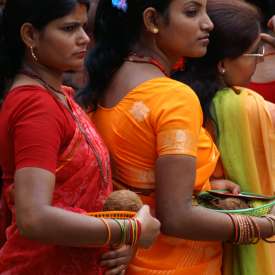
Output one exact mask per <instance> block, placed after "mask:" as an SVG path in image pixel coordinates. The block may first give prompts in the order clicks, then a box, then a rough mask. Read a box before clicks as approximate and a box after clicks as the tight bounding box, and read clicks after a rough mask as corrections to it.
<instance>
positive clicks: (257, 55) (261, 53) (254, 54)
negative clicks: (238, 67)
mask: <svg viewBox="0 0 275 275" xmlns="http://www.w3.org/2000/svg"><path fill="white" fill-rule="evenodd" d="M243 56H254V57H264V56H265V47H264V46H261V47H260V48H259V50H258V52H257V53H244V54H243Z"/></svg>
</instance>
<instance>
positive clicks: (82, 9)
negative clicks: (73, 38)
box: [53, 4, 88, 23]
mask: <svg viewBox="0 0 275 275" xmlns="http://www.w3.org/2000/svg"><path fill="white" fill-rule="evenodd" d="M87 20H88V9H87V6H85V5H84V4H76V6H75V7H74V8H73V9H72V11H71V12H70V13H69V14H67V15H65V16H63V17H61V18H57V19H56V20H54V21H53V22H55V23H63V22H70V21H77V22H86V21H87Z"/></svg>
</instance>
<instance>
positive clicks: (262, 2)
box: [246, 0, 275, 32]
mask: <svg viewBox="0 0 275 275" xmlns="http://www.w3.org/2000/svg"><path fill="white" fill-rule="evenodd" d="M246 2H248V3H250V4H253V5H255V6H256V7H257V8H258V9H259V12H260V13H261V16H262V20H261V23H262V29H263V30H264V31H265V32H268V31H269V29H268V27H267V22H268V20H269V19H270V18H271V17H272V16H273V15H274V14H275V1H274V0H246Z"/></svg>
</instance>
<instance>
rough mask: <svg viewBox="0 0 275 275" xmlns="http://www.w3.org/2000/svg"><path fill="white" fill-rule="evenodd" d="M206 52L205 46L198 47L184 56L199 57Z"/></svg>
mask: <svg viewBox="0 0 275 275" xmlns="http://www.w3.org/2000/svg"><path fill="white" fill-rule="evenodd" d="M206 53H207V48H206V47H204V48H200V49H193V50H192V51H191V52H189V53H187V54H186V55H185V56H186V57H191V58H199V57H203V56H204V55H206Z"/></svg>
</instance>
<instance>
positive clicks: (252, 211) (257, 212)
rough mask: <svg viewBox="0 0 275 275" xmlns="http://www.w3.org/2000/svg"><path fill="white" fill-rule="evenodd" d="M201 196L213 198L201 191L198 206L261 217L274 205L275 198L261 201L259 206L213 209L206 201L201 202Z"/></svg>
mask: <svg viewBox="0 0 275 275" xmlns="http://www.w3.org/2000/svg"><path fill="white" fill-rule="evenodd" d="M251 194H252V193H251ZM203 197H209V198H210V197H212V198H215V196H213V195H211V194H209V193H208V192H201V193H200V194H199V195H198V205H200V206H203V207H206V208H210V209H212V210H215V211H217V212H220V213H229V214H238V215H247V216H255V217H261V216H263V215H266V214H268V213H269V212H270V210H271V208H272V207H273V206H274V205H275V200H270V201H266V203H263V204H262V205H261V206H257V207H254V208H245V209H237V210H220V209H214V208H213V207H211V206H210V205H207V203H206V202H203V199H202V198H203ZM254 201H255V200H254Z"/></svg>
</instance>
